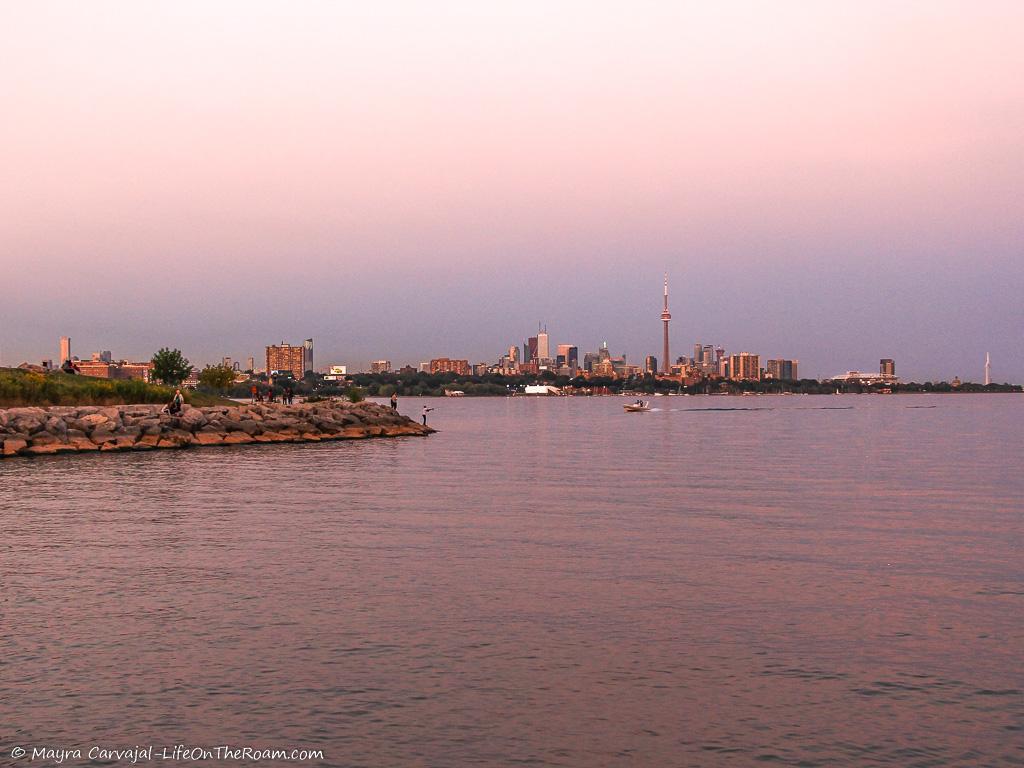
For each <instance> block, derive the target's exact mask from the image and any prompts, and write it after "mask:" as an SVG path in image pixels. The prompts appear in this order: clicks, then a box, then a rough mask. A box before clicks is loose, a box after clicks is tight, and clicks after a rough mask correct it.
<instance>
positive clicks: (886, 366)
mask: <svg viewBox="0 0 1024 768" xmlns="http://www.w3.org/2000/svg"><path fill="white" fill-rule="evenodd" d="M878 372H879V373H880V374H882V375H883V376H895V375H896V362H895V361H894V360H890V359H889V358H887V357H886V358H882V359H881V360H879V361H878Z"/></svg>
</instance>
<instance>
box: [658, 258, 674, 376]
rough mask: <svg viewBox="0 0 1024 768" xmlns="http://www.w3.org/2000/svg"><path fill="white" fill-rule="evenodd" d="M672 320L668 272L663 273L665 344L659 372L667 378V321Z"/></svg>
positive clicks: (670, 370)
mask: <svg viewBox="0 0 1024 768" xmlns="http://www.w3.org/2000/svg"><path fill="white" fill-rule="evenodd" d="M671 319H672V315H671V313H670V312H669V311H668V272H666V273H665V308H664V309H663V310H661V322H662V323H664V324H665V344H664V348H663V349H662V355H663V356H662V358H661V372H662V373H664V374H665V375H666V376H668V375H669V374H670V373H672V365H671V363H670V362H669V356H668V321H669V320H671Z"/></svg>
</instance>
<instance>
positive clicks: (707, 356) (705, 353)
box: [700, 344, 715, 371]
mask: <svg viewBox="0 0 1024 768" xmlns="http://www.w3.org/2000/svg"><path fill="white" fill-rule="evenodd" d="M714 364H715V348H714V347H713V346H712V345H711V344H705V345H704V349H702V350H701V359H700V365H701V368H703V369H704V370H705V371H709V370H711V367H712V366H713V365H714Z"/></svg>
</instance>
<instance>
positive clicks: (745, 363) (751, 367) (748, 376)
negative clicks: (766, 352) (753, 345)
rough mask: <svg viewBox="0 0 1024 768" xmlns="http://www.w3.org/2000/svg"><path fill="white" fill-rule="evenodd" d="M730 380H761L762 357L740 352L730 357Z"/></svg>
mask: <svg viewBox="0 0 1024 768" xmlns="http://www.w3.org/2000/svg"><path fill="white" fill-rule="evenodd" d="M729 378H730V379H732V380H733V381H757V380H758V379H760V378H761V356H760V355H752V354H750V353H749V352H740V353H739V354H738V355H730V356H729Z"/></svg>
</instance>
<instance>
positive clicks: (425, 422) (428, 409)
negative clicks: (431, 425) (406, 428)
mask: <svg viewBox="0 0 1024 768" xmlns="http://www.w3.org/2000/svg"><path fill="white" fill-rule="evenodd" d="M432 410H434V409H433V408H427V406H425V405H424V406H423V426H424V427H425V426H427V414H428V413H430V412H431V411H432Z"/></svg>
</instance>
